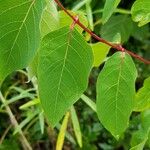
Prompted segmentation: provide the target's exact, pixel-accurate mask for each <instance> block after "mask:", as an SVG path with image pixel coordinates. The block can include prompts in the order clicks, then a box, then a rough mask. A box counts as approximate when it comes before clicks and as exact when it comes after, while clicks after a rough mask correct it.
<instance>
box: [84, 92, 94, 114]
mask: <svg viewBox="0 0 150 150" xmlns="http://www.w3.org/2000/svg"><path fill="white" fill-rule="evenodd" d="M81 99H82V100H83V101H84V102H85V103H86V104H87V105H88V106H89V107H90V108H91V109H92V110H93V111H95V112H96V104H95V102H93V101H92V100H91V99H90V98H89V97H87V96H86V95H84V94H83V95H81Z"/></svg>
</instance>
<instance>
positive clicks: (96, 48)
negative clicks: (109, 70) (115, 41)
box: [91, 42, 110, 67]
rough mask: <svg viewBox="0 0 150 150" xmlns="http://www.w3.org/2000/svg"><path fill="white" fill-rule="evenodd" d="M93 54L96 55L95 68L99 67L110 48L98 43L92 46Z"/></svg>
mask: <svg viewBox="0 0 150 150" xmlns="http://www.w3.org/2000/svg"><path fill="white" fill-rule="evenodd" d="M91 46H92V50H93V54H94V64H93V66H95V67H99V65H100V64H101V63H103V62H104V60H105V58H106V56H107V54H108V52H109V50H110V46H108V45H106V44H104V43H99V42H98V43H96V44H91Z"/></svg>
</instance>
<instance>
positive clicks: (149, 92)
mask: <svg viewBox="0 0 150 150" xmlns="http://www.w3.org/2000/svg"><path fill="white" fill-rule="evenodd" d="M148 108H150V77H149V78H147V79H145V81H144V86H143V87H142V88H141V89H139V91H138V92H137V94H136V97H135V108H134V111H143V110H146V109H148Z"/></svg>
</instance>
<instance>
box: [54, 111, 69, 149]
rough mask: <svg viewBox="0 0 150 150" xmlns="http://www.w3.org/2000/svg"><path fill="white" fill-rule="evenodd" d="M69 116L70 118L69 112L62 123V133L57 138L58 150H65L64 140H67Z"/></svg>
mask: <svg viewBox="0 0 150 150" xmlns="http://www.w3.org/2000/svg"><path fill="white" fill-rule="evenodd" d="M69 116H70V113H69V112H67V113H66V115H65V117H64V119H63V122H62V125H61V128H60V132H59V134H58V138H57V143H56V150H62V148H63V143H64V139H65V132H66V130H67V125H68V120H69Z"/></svg>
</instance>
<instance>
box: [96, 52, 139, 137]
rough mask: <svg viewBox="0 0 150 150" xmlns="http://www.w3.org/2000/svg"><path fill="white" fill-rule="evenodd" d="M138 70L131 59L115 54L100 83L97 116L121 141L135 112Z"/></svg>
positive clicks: (103, 72)
mask: <svg viewBox="0 0 150 150" xmlns="http://www.w3.org/2000/svg"><path fill="white" fill-rule="evenodd" d="M136 77H137V71H136V68H135V65H134V63H133V61H132V59H131V57H130V56H129V55H128V54H126V53H122V52H117V53H115V54H114V55H113V56H112V57H111V58H110V59H108V61H107V62H106V64H105V66H104V68H103V70H102V71H101V73H100V74H99V77H98V81H97V103H96V105H97V113H98V117H99V119H100V121H101V123H102V124H103V125H104V127H105V128H106V129H107V130H108V131H110V132H111V133H112V135H113V136H114V137H115V138H116V139H118V138H119V136H120V135H121V134H122V133H123V132H124V130H125V129H126V128H127V126H128V121H129V117H130V115H131V112H132V109H133V102H134V95H135V79H136Z"/></svg>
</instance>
